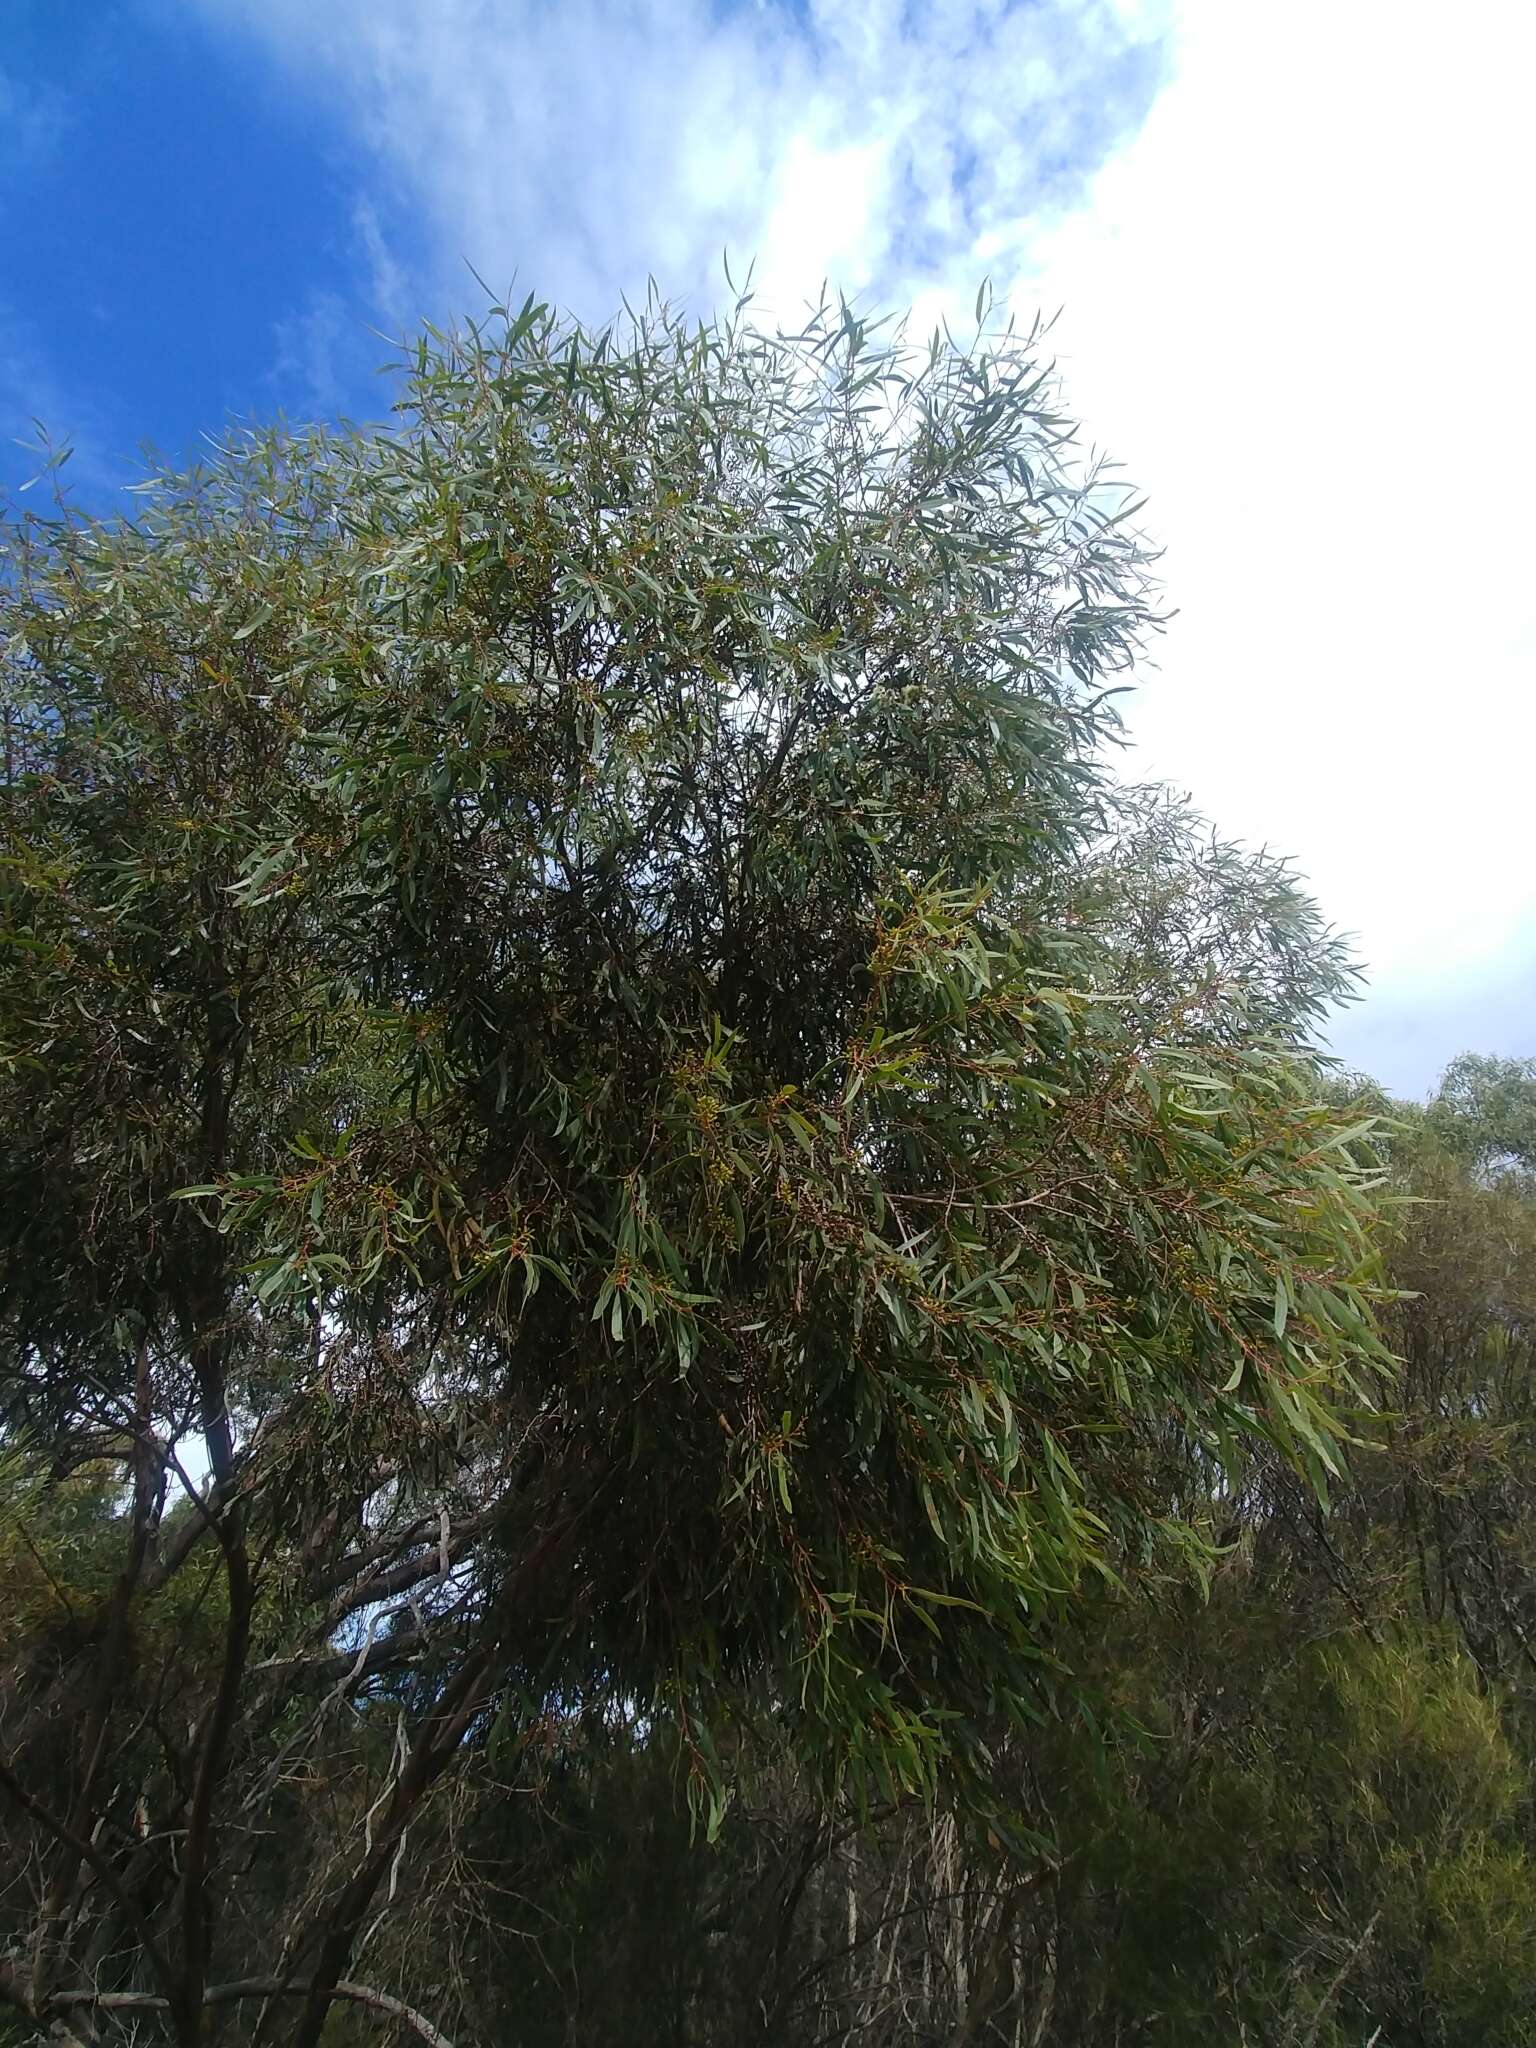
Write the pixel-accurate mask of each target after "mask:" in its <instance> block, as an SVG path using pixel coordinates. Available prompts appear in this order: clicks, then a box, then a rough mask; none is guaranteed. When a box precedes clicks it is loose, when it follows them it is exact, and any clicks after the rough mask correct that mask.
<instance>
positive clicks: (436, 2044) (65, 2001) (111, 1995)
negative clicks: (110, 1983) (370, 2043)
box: [43, 1977, 453, 2048]
mask: <svg viewBox="0 0 1536 2048" xmlns="http://www.w3.org/2000/svg"><path fill="white" fill-rule="evenodd" d="M246 1998H328V1999H329V1998H339V1999H343V2000H345V2001H346V2002H348V2003H350V2004H352V2005H368V2006H372V2007H373V2008H374V2010H375V2011H377V2012H387V2013H388V2014H389V2015H390V2017H391V2018H392V2019H397V2020H403V2021H404V2022H405V2024H406V2025H407V2026H408V2027H413V2028H414V2029H415V2030H416V2032H417V2033H418V2034H419V2035H420V2036H421V2038H422V2040H423V2041H425V2042H426V2043H427V2044H428V2048H453V2043H452V2041H450V2040H449V2038H448V2036H447V2035H446V2034H445V2033H443V2031H442V2030H441V2028H439V2027H435V2026H433V2024H432V2022H431V2021H430V2020H429V2019H428V2018H427V2016H426V2014H425V2013H420V2012H418V2011H417V2010H416V2008H415V2007H414V2006H413V2005H407V2004H406V2002H405V2000H404V1999H403V1998H396V1997H395V1995H394V1993H393V1992H390V1991H376V1990H375V1989H374V1988H373V1986H372V1985H371V1984H354V1983H349V1982H345V1981H343V1982H342V1983H339V1984H333V1985H331V1986H330V1988H329V1989H328V1990H324V1989H322V1990H316V1989H314V1988H313V1987H312V1986H310V1985H308V1984H290V1983H286V1982H285V1981H284V1980H283V1978H281V1977H242V1978H241V1979H240V1980H239V1981H238V1982H237V1983H233V1984H210V1985H209V1987H208V1989H207V1990H206V1991H205V1992H204V1993H203V2004H204V2005H236V2004H238V2003H239V2002H240V2001H241V2000H242V1999H246ZM78 2006H89V2007H91V2008H92V2010H94V2011H98V2012H167V2011H169V2010H170V2000H169V1999H166V1998H161V1997H158V1996H157V1995H156V1993H154V1992H153V1991H86V1990H80V1991H56V1992H55V1993H54V1994H53V1996H52V1997H51V1998H49V1999H48V2000H47V2001H46V2003H45V2005H44V2007H43V2010H44V2012H45V2013H62V2012H67V2011H69V2010H71V2009H73V2008H75V2007H78Z"/></svg>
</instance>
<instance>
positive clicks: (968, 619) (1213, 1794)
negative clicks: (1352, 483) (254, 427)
mask: <svg viewBox="0 0 1536 2048" xmlns="http://www.w3.org/2000/svg"><path fill="white" fill-rule="evenodd" d="M406 367H407V375H406V379H405V385H404V399H403V403H402V408H401V410H400V413H399V415H398V418H397V420H396V422H395V423H394V424H393V425H392V427H391V428H390V429H389V430H388V431H386V432H380V433H371V434H353V433H350V432H348V433H314V434H309V435H303V436H292V435H286V434H277V433H274V434H255V435H250V436H244V437H241V438H239V439H237V440H235V441H233V442H232V443H231V445H230V446H229V447H228V448H227V449H226V450H224V451H223V452H222V453H221V454H220V456H219V457H218V459H217V460H215V461H213V462H211V463H210V464H209V465H208V466H207V467H206V468H205V469H204V470H202V471H199V472H197V473H195V474H193V475H190V476H171V475H166V476H161V477H157V478H155V479H154V480H153V481H152V482H151V484H150V485H148V486H147V487H146V488H145V490H144V492H143V493H142V496H141V499H140V505H139V510H138V514H137V516H136V518H135V519H134V520H133V521H131V522H127V521H119V522H115V523H112V524H102V523H100V522H97V521H94V520H91V519H89V518H85V517H81V516H78V515H75V514H73V513H71V512H70V511H69V510H68V509H67V508H66V507H63V506H61V507H60V508H59V509H58V512H57V516H54V517H51V518H43V519H37V518H33V519H31V520H28V521H25V522H22V523H20V524H16V525H14V526H13V527H12V528H11V529H10V530H9V534H8V539H7V553H6V569H5V576H4V583H3V590H0V609H3V615H4V616H3V627H0V631H3V650H4V652H3V662H4V667H3V689H4V717H5V744H6V754H5V776H4V787H3V797H0V897H3V902H4V926H3V946H0V1334H3V1346H0V1404H3V1417H4V1421H3V1437H0V1453H3V1465H0V1559H3V1566H4V1570H3V1588H4V1591H3V1594H0V1601H3V1609H0V1616H3V1623H4V1628H3V1636H4V1642H5V1651H4V1659H3V1664H0V1830H3V1837H4V1844H5V1848H4V1854H3V1857H0V1992H3V1994H4V1998H5V2001H6V2011H7V2013H8V2017H7V2018H5V2019H4V2020H3V2021H0V2026H8V2027H10V2028H11V2030H12V2032H13V2034H14V2035H15V2037H16V2038H18V2039H21V2038H26V2037H28V2036H29V2035H40V2036H49V2037H52V2038H55V2039H64V2040H72V2041H76V2042H80V2043H84V2042H95V2041H100V2042H103V2043H110V2042H116V2041H128V2040H148V2039H151V2038H165V2039H171V2040H175V2041H177V2042H178V2043H182V2044H194V2043H202V2042H207V2041H212V2040H214V2039H215V2038H220V2039H229V2040H245V2039H250V2040H255V2039H272V2040H277V2039H283V2040H292V2041H293V2042H295V2043H297V2044H303V2048H312V2044H314V2043H316V2042H317V2041H319V2040H320V2039H321V2037H322V2035H323V2036H324V2037H325V2038H326V2039H328V2040H334V2041H338V2042H339V2041H343V2040H347V2039H352V2038H356V2039H363V2038H377V2037H388V2036H389V2035H391V2034H396V2035H398V2034H400V2033H401V2032H402V2030H403V2031H404V2032H405V2033H406V2034H409V2033H411V2032H414V2033H415V2034H416V2035H417V2036H419V2037H421V2038H424V2039H427V2040H429V2041H439V2042H440V2041H442V2040H443V2039H452V2040H456V2041H458V2042H460V2043H461V2044H462V2043H464V2042H468V2041H472V2040H473V2041H487V2042H490V2041H503V2040H505V2041H517V2042H527V2043H542V2042H548V2043H550V2044H554V2043H556V2042H568V2041H572V2040H576V2039H592V2040H613V2041H624V2042H635V2043H645V2042H651V2041H655V2042H657V2043H660V2042H663V2041H665V2042H670V2043H682V2042H688V2043H697V2044H707V2043H715V2042H721V2043H724V2042H735V2041H750V2040H773V2041H776V2042H778V2041H787V2042H794V2043H801V2042H803V2043H805V2044H807V2048H809V2044H812V2043H817V2044H820V2043H831V2042H854V2041H859V2042H891V2043H896V2042H934V2043H938V2042H944V2043H953V2044H959V2043H977V2044H979V2043H982V2042H987V2041H1003V2042H1008V2043H1013V2044H1022V2043H1025V2042H1028V2043H1031V2044H1033V2048H1043V2044H1063V2048H1064V2044H1068V2043H1084V2044H1086V2043H1089V2042H1093V2043H1103V2042H1116V2043H1119V2042H1131V2041H1146V2042H1167V2043H1169V2044H1174V2043H1201V2042H1209V2043H1211V2044H1212V2048H1215V2044H1217V2043H1221V2044H1228V2043H1231V2042H1234V2041H1251V2042H1253V2043H1255V2044H1258V2043H1267V2044H1277V2048H1278V2044H1291V2043H1296V2044H1302V2043H1307V2044H1310V2043H1317V2044H1330V2048H1341V2044H1345V2043H1348V2044H1355V2043H1362V2044H1363V2043H1365V2042H1367V2041H1373V2040H1374V2041H1380V2042H1383V2043H1391V2044H1395V2048H1406V2044H1414V2043H1425V2044H1427V2043H1440V2042H1442V2041H1443V2042H1446V2043H1449V2042H1452V2041H1457V2042H1464V2041H1472V2040H1486V2041H1489V2042H1493V2041H1499V2042H1518V2041H1521V2040H1525V2039H1533V2040H1536V2002H1533V1993H1536V1987H1533V1985H1532V1983H1531V1982H1530V1977H1531V1971H1532V1965H1531V1964H1530V1962H1529V1960H1528V1959H1529V1957H1530V1956H1531V1954H1532V1953H1533V1950H1532V1943H1531V1938H1530V1937H1531V1934H1532V1931H1533V1927H1532V1922H1533V1915H1536V1878H1533V1873H1532V1871H1531V1869H1530V1868H1529V1866H1528V1863H1527V1856H1526V1843H1527V1841H1528V1838H1529V1803H1530V1782H1531V1781H1530V1764H1531V1758H1532V1753H1533V1752H1532V1748H1531V1731H1530V1726H1529V1697H1528V1695H1529V1688H1530V1684H1531V1674H1532V1671H1533V1669H1536V1649H1533V1647H1532V1630H1533V1629H1536V1612H1533V1590H1536V1580H1533V1576H1532V1572H1531V1569H1530V1562H1531V1560H1530V1550H1531V1538H1530V1536H1529V1533H1528V1532H1529V1529H1530V1527H1531V1517H1530V1515H1529V1513H1528V1512H1527V1502H1526V1488H1527V1474H1529V1473H1530V1472H1531V1471H1532V1469H1533V1468H1532V1464H1531V1458H1530V1446H1529V1445H1528V1443H1527V1434H1526V1433H1527V1430H1528V1427H1529V1423H1528V1419H1527V1408H1526V1394H1525V1389H1526V1386H1527V1384H1528V1379H1529V1373H1528V1366H1529V1362H1530V1361H1529V1350H1530V1342H1531V1338H1530V1328H1531V1324H1530V1315H1529V1309H1530V1303H1531V1297H1532V1286H1533V1276H1536V1206H1533V1201H1536V1186H1533V1180H1532V1175H1533V1172H1536V1141H1533V1135H1532V1134H1533V1130H1536V1076H1533V1074H1532V1071H1531V1070H1530V1069H1529V1068H1528V1067H1523V1066H1520V1065H1516V1064H1510V1063H1500V1062H1496V1061H1486V1060H1484V1061H1478V1060H1467V1061H1463V1062H1460V1063H1458V1065H1457V1066H1456V1067H1454V1068H1453V1069H1452V1070H1451V1073H1450V1074H1449V1075H1448V1076H1447V1078H1446V1083H1445V1086H1444V1087H1443V1089H1442V1091H1441V1094H1440V1096H1439V1097H1438V1098H1437V1100H1436V1102H1435V1103H1434V1104H1433V1105H1432V1106H1431V1107H1430V1109H1429V1110H1428V1111H1427V1112H1402V1111H1398V1110H1394V1109H1393V1107H1392V1106H1391V1105H1390V1104H1387V1103H1385V1102H1382V1101H1380V1100H1377V1099H1373V1098H1372V1095H1371V1091H1370V1090H1369V1089H1368V1088H1367V1087H1366V1086H1364V1084H1362V1085H1360V1086H1348V1085H1345V1084H1344V1083H1342V1082H1341V1081H1340V1080H1339V1079H1338V1078H1337V1077H1336V1076H1332V1075H1330V1074H1329V1073H1328V1072H1327V1071H1326V1070H1325V1069H1324V1067H1323V1066H1321V1065H1320V1063H1319V1062H1318V1060H1317V1057H1316V1055H1315V1054H1314V1053H1313V1052H1312V1051H1311V1050H1310V1036H1311V1033H1312V1032H1313V1031H1314V1029H1315V1027H1316V1025H1317V1024H1318V1022H1319V1020H1320V1018H1321V1017H1322V1015H1323V1014H1324V1012H1325V1010H1326V1008H1327V1006H1328V1004H1329V1003H1330V1002H1331V1001H1333V1000H1334V999H1335V998H1336V997H1338V996H1339V995H1340V994H1341V993H1342V992H1343V991H1344V990H1345V989H1346V988H1347V986H1348V982H1349V976H1350V970H1349V965H1348V961H1347V958H1346V957H1345V954H1344V952H1343V951H1342V949H1341V948H1340V946H1339V944H1338V942H1337V941H1336V940H1335V939H1334V937H1333V936H1332V935H1331V934H1330V933H1329V932H1328V931H1327V930H1326V929H1325V928H1324V927H1323V925H1322V924H1321V921H1320V920H1319V918H1318V915H1317V913H1316V911H1315V909H1314V908H1313V907H1312V906H1311V904H1310V903H1309V902H1308V901H1307V899H1306V898H1305V895H1304V894H1303V893H1302V892H1301V891H1300V890H1299V889H1298V888H1297V886H1296V884H1295V882H1294V880H1293V879H1292V877H1291V876H1290V875H1289V873H1288V871H1287V870H1286V869H1285V868H1284V867H1283V865H1280V864H1277V863H1275V862H1273V861H1270V860H1268V859H1266V858H1263V857H1258V856H1252V855H1249V854H1246V853H1244V852H1243V851H1242V850H1241V849H1238V848H1234V847H1229V846H1224V845H1222V844H1220V843H1218V842H1215V841H1213V840H1212V839H1211V837H1210V836H1209V834H1207V833H1206V832H1204V831H1203V829H1202V828H1201V827H1200V825H1199V823H1198V821H1197V820H1194V819H1192V818H1191V817H1190V816H1189V815H1188V814H1187V812H1185V811H1184V810H1183V809H1182V808H1181V807H1180V806H1179V805H1178V804H1177V803H1175V802H1173V801H1171V800H1170V799H1169V798H1168V797H1167V796H1166V795H1165V794H1163V793H1161V792H1158V791H1146V790H1135V789H1128V788H1126V787H1125V786H1124V785H1123V783H1121V782H1120V781H1118V780H1117V779H1116V778H1115V776H1114V774H1113V772H1112V769H1113V765H1114V764H1113V758H1112V753H1111V748H1112V743H1113V740H1114V737H1115V733H1116V721H1115V714H1114V703H1113V698H1114V691H1115V689H1116V688H1117V687H1118V685H1119V682H1120V681H1121V680H1122V679H1123V677H1124V675H1125V673H1126V672H1127V671H1128V669H1129V668H1130V666H1131V664H1132V663H1133V661H1134V660H1135V658H1136V656H1137V654H1138V653H1139V651H1140V650H1141V649H1142V648H1143V647H1144V645H1145V643H1146V640H1147V637H1148V635H1149V634H1151V633H1152V632H1154V631H1155V629H1156V625H1157V616H1156V611H1155V598H1154V595H1153V593H1152V591H1151V588H1150V586H1149V583H1148V570H1149V564H1148V560H1147V558H1146V555H1145V552H1144V550H1143V548H1142V546H1141V544H1140V543H1139V542H1138V540H1137V538H1136V536H1135V532H1134V526H1133V520H1134V507H1133V506H1132V505H1131V503H1130V502H1129V500H1128V498H1127V497H1126V495H1125V493H1124V492H1123V491H1122V490H1120V489H1119V488H1118V487H1117V486H1116V485H1115V482H1114V479H1113V477H1112V476H1111V475H1109V474H1108V473H1105V472H1102V471H1098V470H1094V469H1090V468H1085V467H1084V465H1083V464H1082V463H1081V461H1080V459H1079V457H1078V454H1077V445H1076V441H1075V438H1074V434H1073V430H1072V429H1071V427H1070V425H1069V423H1068V422H1067V421H1066V420H1065V419H1064V418H1063V417H1062V415H1061V414H1060V411H1059V407H1058V399H1057V394H1056V391H1055V387H1054V383H1053V380H1052V378H1051V375H1050V372H1049V368H1048V366H1047V365H1046V364H1045V363H1044V362H1043V360H1042V359H1041V355H1040V349H1039V337H1038V336H1037V335H1032V334H1016V333H1012V332H1008V333H1001V334H985V335H983V336H981V337H979V338H978V339H977V340H976V342H975V343H974V344H972V345H969V346H962V345H960V344H958V343H956V342H955V341H954V340H952V339H951V338H949V337H948V336H945V335H939V336H936V337H935V338H934V340H933V342H932V343H931V345H924V346H917V345H914V344H910V343H908V342H907V341H905V340H904V339H903V338H901V337H900V336H895V337H892V336H891V335H889V334H886V333H884V332H882V331H876V330H872V329H870V328H869V327H867V326H866V325H864V324H862V323H861V322H859V321H858V320H857V319H855V318H854V317H853V316H852V315H850V314H848V313H847V312H846V310H845V309H841V308H839V309H837V310H836V311H831V310H827V309H823V311H822V312H821V313H820V314H818V315H817V316H816V317H815V318H814V319H813V320H812V321H811V322H810V324H809V325H808V326H807V328H806V329H805V331H804V332H803V333H800V334H798V335H794V336H788V337H786V336H773V337H769V336H765V335H763V334H761V333H758V332H757V331H755V330H754V329H753V327H752V326H751V324H750V322H749V320H748V319H747V317H746V316H745V313H744V311H743V309H740V308H738V310H737V313H736V315H735V316H734V317H733V318H732V319H731V320H729V321H727V322H725V323H724V324H722V325H720V326H718V327H706V328H703V329H692V328H687V327H685V326H683V325H682V324H681V323H679V322H678V320H677V319H676V318H675V317H674V316H673V315H672V314H670V313H669V312H668V311H667V310H666V309H665V308H663V307H660V306H658V305H655V304H651V305H649V306H648V307H647V308H646V309H645V311H644V312H643V313H642V314H641V315H639V316H638V317H633V318H631V319H630V320H629V321H628V323H627V324H625V325H623V326H622V327H615V328H613V329H610V330H608V331H606V332H604V333H602V334H590V333H587V332H584V331H582V330H581V329H579V328H575V327H571V326H569V325H565V324H562V323H560V322H558V321H557V320H556V319H555V318H554V317H553V316H552V315H551V314H549V312H548V311H547V310H546V309H544V308H542V307H539V306H537V305H534V304H532V303H530V304H529V305H527V306H525V307H524V308H523V309H522V310H521V311H520V312H517V313H514V312H513V311H512V310H511V309H510V308H509V309H506V310H504V311H503V312H501V313H499V314H498V315H497V316H496V317H495V318H493V319H492V320H490V321H488V322H487V323H486V324H485V326H484V327H483V328H481V329H473V328H472V329H470V330H468V331H467V332H466V333H465V334H462V335H459V336H454V337H447V338H444V337H439V336H433V335H430V334H429V335H428V336H427V337H426V338H425V339H424V340H423V341H422V343H421V345H420V347H419V349H418V350H417V351H416V352H415V354H414V356H413V358H412V360H411V361H410V363H409V364H408V365H407V366H406ZM1394 1360H1399V1361H1401V1362H1400V1364H1398V1363H1394Z"/></svg>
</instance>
